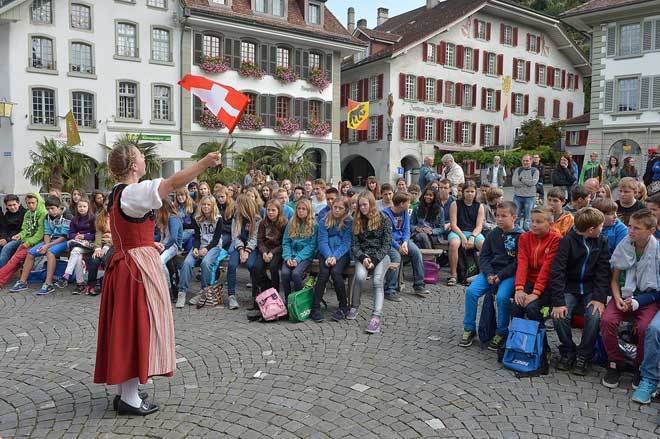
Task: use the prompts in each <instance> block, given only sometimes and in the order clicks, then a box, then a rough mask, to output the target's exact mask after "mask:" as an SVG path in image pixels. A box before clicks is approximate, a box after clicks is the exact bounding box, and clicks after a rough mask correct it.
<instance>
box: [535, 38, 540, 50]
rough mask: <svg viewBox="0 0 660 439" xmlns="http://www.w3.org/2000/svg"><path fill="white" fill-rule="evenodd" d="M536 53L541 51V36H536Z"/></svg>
mask: <svg viewBox="0 0 660 439" xmlns="http://www.w3.org/2000/svg"><path fill="white" fill-rule="evenodd" d="M536 53H541V37H536Z"/></svg>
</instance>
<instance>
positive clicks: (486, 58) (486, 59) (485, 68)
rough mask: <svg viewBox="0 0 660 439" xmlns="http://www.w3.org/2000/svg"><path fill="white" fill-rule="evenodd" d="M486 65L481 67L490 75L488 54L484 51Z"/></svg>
mask: <svg viewBox="0 0 660 439" xmlns="http://www.w3.org/2000/svg"><path fill="white" fill-rule="evenodd" d="M483 64H484V65H483V66H482V67H481V70H483V72H484V73H488V52H487V51H485V50H484V63H483Z"/></svg>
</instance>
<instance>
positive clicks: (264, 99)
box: [259, 95, 270, 127]
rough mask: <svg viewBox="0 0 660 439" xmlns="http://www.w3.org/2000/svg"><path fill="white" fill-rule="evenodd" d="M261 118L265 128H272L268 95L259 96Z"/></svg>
mask: <svg viewBox="0 0 660 439" xmlns="http://www.w3.org/2000/svg"><path fill="white" fill-rule="evenodd" d="M259 117H261V121H262V122H263V124H264V126H266V127H268V126H270V125H269V123H268V95H259Z"/></svg>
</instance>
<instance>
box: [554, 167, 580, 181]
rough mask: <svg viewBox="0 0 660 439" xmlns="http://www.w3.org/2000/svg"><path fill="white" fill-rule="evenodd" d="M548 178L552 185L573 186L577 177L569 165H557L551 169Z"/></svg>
mask: <svg viewBox="0 0 660 439" xmlns="http://www.w3.org/2000/svg"><path fill="white" fill-rule="evenodd" d="M550 180H552V185H553V186H573V183H575V181H576V180H577V177H576V176H575V175H574V174H573V170H572V169H571V167H570V166H569V167H568V168H564V167H562V166H557V167H556V168H555V170H554V171H552V175H551V177H550Z"/></svg>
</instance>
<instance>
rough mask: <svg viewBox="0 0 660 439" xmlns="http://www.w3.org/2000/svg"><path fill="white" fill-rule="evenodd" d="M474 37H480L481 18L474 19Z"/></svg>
mask: <svg viewBox="0 0 660 439" xmlns="http://www.w3.org/2000/svg"><path fill="white" fill-rule="evenodd" d="M474 37H475V38H479V20H477V19H476V18H475V19H474Z"/></svg>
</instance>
